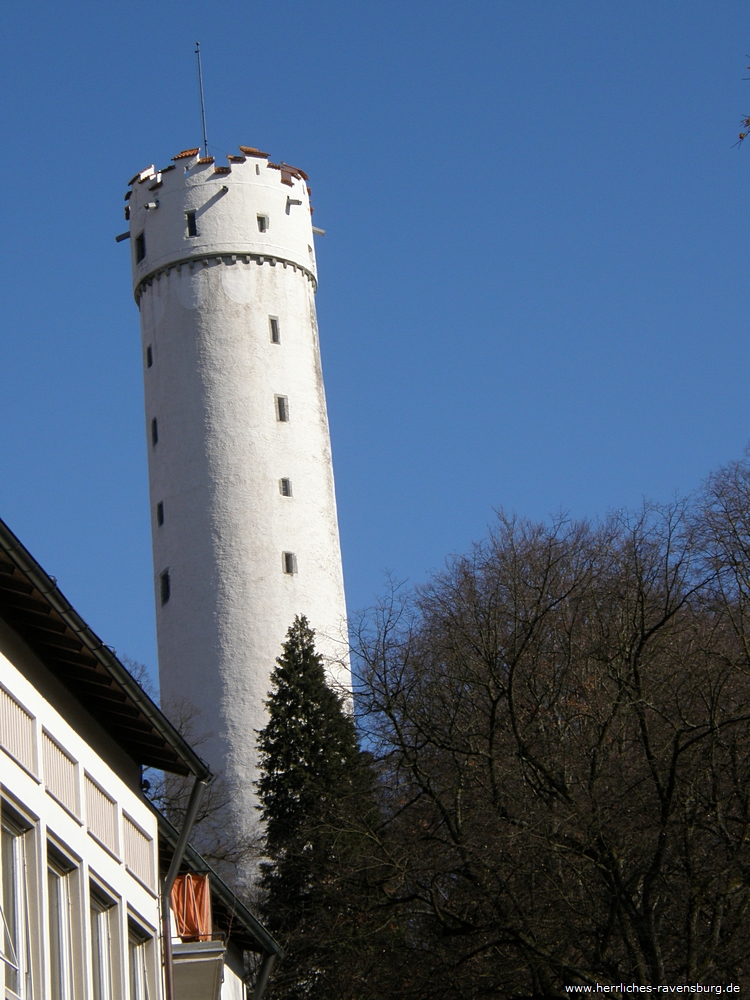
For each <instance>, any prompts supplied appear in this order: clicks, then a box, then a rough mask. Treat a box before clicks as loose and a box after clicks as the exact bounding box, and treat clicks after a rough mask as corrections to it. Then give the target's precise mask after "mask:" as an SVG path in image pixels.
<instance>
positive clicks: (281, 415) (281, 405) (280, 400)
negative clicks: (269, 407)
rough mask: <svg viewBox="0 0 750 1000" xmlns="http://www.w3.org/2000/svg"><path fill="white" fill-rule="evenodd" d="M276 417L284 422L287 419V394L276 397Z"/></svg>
mask: <svg viewBox="0 0 750 1000" xmlns="http://www.w3.org/2000/svg"><path fill="white" fill-rule="evenodd" d="M276 419H277V420H280V421H281V422H282V423H284V424H285V423H287V422H288V421H289V399H288V397H287V396H277V397H276Z"/></svg>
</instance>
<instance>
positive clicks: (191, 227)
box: [185, 212, 198, 236]
mask: <svg viewBox="0 0 750 1000" xmlns="http://www.w3.org/2000/svg"><path fill="white" fill-rule="evenodd" d="M185 219H186V221H187V234H188V236H197V235H198V225H197V223H196V221H195V212H185Z"/></svg>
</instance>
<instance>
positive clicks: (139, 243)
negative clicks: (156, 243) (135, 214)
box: [135, 233, 146, 264]
mask: <svg viewBox="0 0 750 1000" xmlns="http://www.w3.org/2000/svg"><path fill="white" fill-rule="evenodd" d="M145 256H146V234H145V233H138V235H137V236H136V238H135V262H136V264H140V262H141V261H142V260H143V259H144V257H145Z"/></svg>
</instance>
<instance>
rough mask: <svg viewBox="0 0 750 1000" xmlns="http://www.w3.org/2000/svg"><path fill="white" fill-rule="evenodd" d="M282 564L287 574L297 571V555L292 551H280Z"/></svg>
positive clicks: (290, 574)
mask: <svg viewBox="0 0 750 1000" xmlns="http://www.w3.org/2000/svg"><path fill="white" fill-rule="evenodd" d="M282 566H283V569H284V572H285V573H286V574H287V576H293V575H294V574H295V573H296V572H297V557H296V556H295V554H294V553H293V552H282Z"/></svg>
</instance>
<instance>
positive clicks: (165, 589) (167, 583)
mask: <svg viewBox="0 0 750 1000" xmlns="http://www.w3.org/2000/svg"><path fill="white" fill-rule="evenodd" d="M159 585H160V592H161V603H162V604H166V603H167V601H168V600H169V598H170V595H171V593H172V581H171V580H170V578H169V570H168V569H165V570H164V572H163V573H162V574H161V576H160V577H159Z"/></svg>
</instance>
